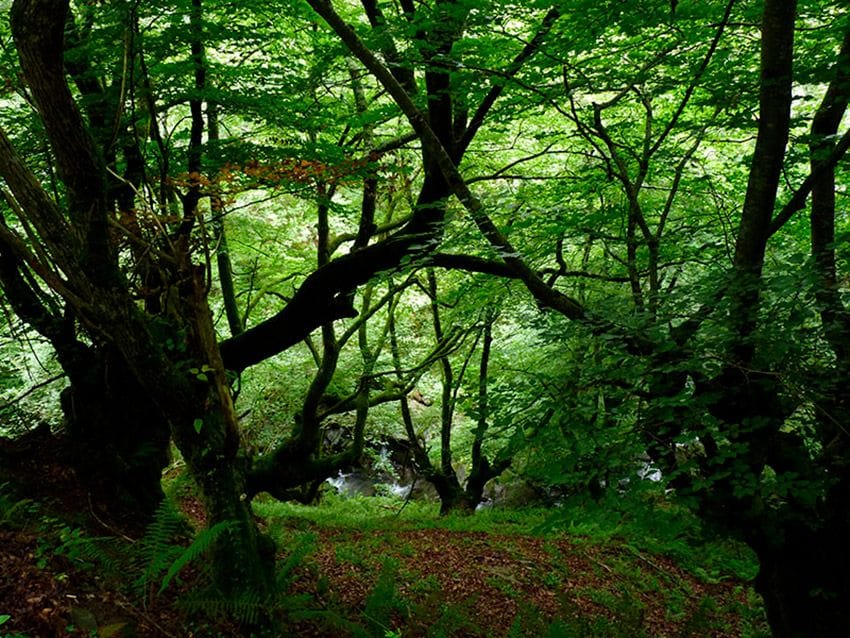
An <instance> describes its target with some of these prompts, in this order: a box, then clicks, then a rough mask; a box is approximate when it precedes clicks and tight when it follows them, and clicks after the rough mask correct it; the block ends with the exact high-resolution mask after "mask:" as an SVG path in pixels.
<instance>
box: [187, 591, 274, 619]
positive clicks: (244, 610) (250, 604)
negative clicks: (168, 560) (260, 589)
mask: <svg viewBox="0 0 850 638" xmlns="http://www.w3.org/2000/svg"><path fill="white" fill-rule="evenodd" d="M268 603H269V600H268V599H267V598H266V597H265V596H261V595H260V594H258V593H256V592H252V591H249V592H245V593H242V594H240V595H239V596H236V597H230V598H225V597H224V596H222V595H216V593H215V592H211V591H203V592H198V593H192V594H187V595H185V596H184V597H183V598H182V599H181V601H180V604H181V606H182V607H184V608H185V609H186V610H187V611H190V612H191V611H200V612H202V613H203V614H204V615H206V616H208V617H213V618H215V617H226V618H228V619H230V620H233V621H235V622H237V623H239V624H243V625H254V624H257V623H258V622H259V620H260V619H261V618H262V617H263V616H265V615H266V614H267V613H268V609H269V604H268Z"/></svg>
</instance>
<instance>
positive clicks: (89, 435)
mask: <svg viewBox="0 0 850 638" xmlns="http://www.w3.org/2000/svg"><path fill="white" fill-rule="evenodd" d="M72 367H73V368H75V369H72ZM65 370H66V372H68V376H69V378H70V380H71V385H70V386H69V387H68V388H66V389H65V390H64V391H63V392H62V397H61V398H62V410H63V413H64V415H65V425H66V431H67V436H68V443H69V445H68V454H69V461H70V463H71V464H72V466H73V467H74V468H75V469H76V470H77V471H78V473H79V474H80V477H81V479H82V480H83V481H84V483H86V484H87V485H88V486H89V488H90V489H91V490H92V493H93V495H94V496H95V499H96V500H101V499H102V500H103V501H104V502H103V503H101V505H103V506H104V507H105V508H107V509H108V510H110V511H112V512H120V513H121V514H123V516H122V518H126V519H127V520H128V521H135V522H139V523H147V522H148V521H149V520H150V518H151V517H152V516H153V514H154V512H155V511H156V508H157V506H158V505H159V502H160V501H161V500H162V498H163V496H164V495H163V492H162V487H161V485H160V479H161V476H162V470H163V469H164V468H165V466H166V465H167V464H168V461H169V449H168V448H169V444H170V440H171V433H170V430H169V427H168V422H167V421H166V420H165V419H164V418H163V416H162V413H161V412H160V411H159V409H158V408H157V406H156V405H154V404H153V403H152V402H151V401H150V399H149V398H148V395H147V393H146V392H145V390H144V389H143V388H142V387H141V386H140V385H139V383H138V381H137V380H136V378H135V377H134V376H133V375H132V373H131V372H130V370H129V369H128V368H127V365H126V364H125V363H124V361H123V359H121V357H120V356H119V355H118V353H117V352H116V351H115V349H114V348H111V347H109V346H104V347H101V348H98V349H94V348H87V349H86V350H85V356H84V357H83V361H78V362H76V363H75V364H71V365H67V366H66V368H65ZM98 497H99V498H98Z"/></svg>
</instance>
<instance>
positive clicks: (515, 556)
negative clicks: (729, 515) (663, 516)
mask: <svg viewBox="0 0 850 638" xmlns="http://www.w3.org/2000/svg"><path fill="white" fill-rule="evenodd" d="M46 470H49V468H41V471H46ZM47 484H49V481H48V482H44V481H42V483H41V485H42V486H44V485H47ZM56 484H57V485H58V484H59V482H57V483H56ZM0 488H1V489H0V637H2V638H22V637H24V636H28V637H30V638H49V637H51V636H98V637H101V638H120V637H143V636H151V637H160V636H165V637H167V636H171V637H177V636H179V637H188V636H204V637H206V636H210V637H212V636H239V635H247V632H245V631H240V630H239V629H238V628H236V627H235V626H234V625H232V624H229V622H228V621H224V620H221V619H219V617H218V616H217V613H218V612H222V611H228V612H230V614H231V616H233V615H234V614H235V615H237V616H238V615H240V614H241V615H242V616H244V617H246V618H249V619H250V617H251V616H252V615H253V614H254V613H255V612H256V605H257V604H259V603H256V602H252V601H241V602H238V603H235V604H231V603H227V602H225V601H218V602H216V601H215V600H214V599H209V598H208V599H206V600H205V602H202V603H201V604H200V605H198V604H197V603H198V601H199V600H202V601H203V599H199V598H198V597H197V596H195V597H194V598H193V595H194V594H196V593H197V592H198V591H202V582H203V573H204V572H203V569H202V567H203V560H202V559H201V560H196V561H194V562H192V563H191V564H190V565H189V566H188V567H187V568H186V569H184V570H183V571H182V572H181V573H180V576H179V577H178V578H176V579H175V580H174V581H173V582H172V583H171V584H170V585H169V586H168V587H167V588H166V589H165V590H164V592H162V593H161V594H159V593H158V590H159V588H160V584H161V581H162V579H163V576H164V572H165V569H167V568H168V567H169V565H170V564H172V563H173V561H174V560H175V558H174V557H175V556H177V555H179V554H180V552H181V551H182V549H184V548H185V546H186V545H187V544H188V542H189V539H186V538H184V539H183V540H182V545H181V544H180V543H178V542H177V541H175V542H174V546H171V547H170V548H165V549H169V551H170V552H171V553H167V552H164V550H163V548H162V547H160V548H159V550H158V551H160V552H161V553H163V555H167V556H169V557H170V558H168V559H167V560H166V561H165V562H164V563H163V564H161V565H159V567H157V569H158V570H159V571H157V569H151V564H152V563H151V560H152V559H151V557H150V556H147V557H144V558H140V557H142V556H144V551H141V550H140V548H142V549H143V548H144V547H145V546H146V544H145V543H146V541H145V538H144V537H142V538H141V540H140V539H139V538H138V537H136V538H133V537H131V536H126V535H124V534H116V533H114V532H115V531H116V530H114V529H113V528H111V526H110V524H109V522H108V521H107V520H104V518H103V517H102V516H99V515H98V514H97V513H96V512H95V510H93V509H90V508H89V507H87V506H85V503H86V498H85V497H84V496H83V494H82V493H77V492H75V491H74V490H73V489H72V490H71V491H70V492H67V493H64V494H61V493H56V494H55V495H54V497H55V498H52V499H51V498H48V495H47V494H45V493H44V490H42V491H41V493H39V494H38V495H37V498H38V499H39V500H30V499H29V498H22V497H21V495H20V491H18V492H14V491H12V489H11V486H10V484H8V483H7V484H6V485H5V486H0ZM172 498H173V499H174V501H175V502H176V503H177V504H178V505H179V507H180V509H181V510H182V511H183V512H184V515H185V516H186V517H187V518H188V519H189V520H190V521H194V522H195V523H200V522H202V521H200V520H199V517H200V512H201V510H200V507H199V505H198V502H197V500H196V499H194V497H193V496H192V495H191V490H190V489H187V488H186V487H185V486H183V487H182V488H181V489H179V490H177V491H175V492H173V493H172ZM326 501H327V503H326V504H323V505H322V506H321V507H319V508H308V507H304V506H294V505H286V504H280V503H273V502H259V503H257V506H256V509H257V512H258V517H259V518H258V520H259V521H260V523H261V525H262V526H263V527H264V528H265V530H266V531H267V532H268V533H269V534H270V535H271V536H272V537H273V538H274V539H275V541H276V542H277V544H278V547H279V555H278V558H279V566H280V568H279V577H278V581H279V584H280V595H279V597H278V599H277V600H276V601H274V604H273V607H274V608H275V611H274V613H275V614H276V615H277V617H279V618H280V619H282V622H283V623H284V624H285V630H284V632H283V633H281V634H280V635H283V636H334V637H336V636H377V637H379V638H400V637H404V638H407V637H408V636H435V637H436V636H487V637H490V636H494V637H495V636H551V637H555V636H564V637H573V636H574V637H581V638H586V637H590V636H598V637H608V636H614V637H616V636H622V637H624V638H625V637H629V638H638V637H640V636H646V637H650V636H652V637H669V638H674V637H676V638H679V637H685V636H693V637H707V636H714V637H726V636H729V637H732V636H736V637H737V636H750V637H752V638H755V637H757V636H767V635H769V634H768V633H767V631H766V625H765V623H764V618H763V613H762V611H761V609H760V601H758V598H757V597H756V596H755V595H754V593H753V591H752V589H751V587H750V586H749V584H748V583H746V582H744V581H743V580H742V579H741V577H740V575H735V574H734V573H732V574H730V573H729V570H728V569H725V567H723V566H721V567H719V568H717V569H714V568H712V569H708V570H705V571H701V570H700V569H694V568H693V564H691V565H689V566H688V568H685V567H683V566H682V564H681V563H682V562H683V561H682V553H681V552H679V553H678V555H677V556H676V558H675V560H674V558H671V557H670V556H666V555H664V554H663V553H658V552H656V551H651V550H650V549H647V547H649V546H650V545H647V543H646V542H645V541H646V540H647V538H635V537H632V538H629V531H628V527H627V526H625V527H624V526H623V525H622V524H620V525H619V526H618V528H617V529H618V530H619V532H618V533H617V534H610V533H598V532H597V533H594V532H592V531H590V530H591V527H592V526H588V525H585V526H583V527H582V526H581V525H580V524H579V525H578V527H577V526H576V524H575V523H573V524H571V526H570V528H571V529H572V533H564V531H558V530H557V528H558V525H557V524H556V525H555V526H554V527H555V529H553V526H552V525H548V527H547V525H544V528H545V529H543V528H539V527H540V526H539V523H540V522H541V521H544V522H545V521H546V520H547V515H546V514H545V513H542V512H541V511H540V510H533V511H532V510H529V511H527V512H524V511H511V512H507V511H505V512H498V511H495V510H494V511H490V512H482V513H480V514H478V515H475V516H472V517H447V518H438V517H436V516H435V508H434V506H433V505H423V504H417V503H411V504H410V505H409V507H407V508H403V507H402V505H403V504H402V502H401V501H397V500H395V501H393V500H390V499H380V498H370V499H352V500H350V501H346V500H343V499H340V498H337V497H332V498H329V499H326ZM561 527H563V526H561ZM538 528H539V529H538ZM600 529H601V528H600ZM578 532H581V533H578ZM148 545H149V544H148ZM174 551H176V554H175V553H174ZM712 551H713V550H712ZM723 551H725V552H726V553H727V555H726V559H727V560H726V563H725V564H726V565H727V566H728V565H730V564H734V561H735V560H740V561H742V562H746V558H745V557H744V558H741V557H736V554H735V552H736V551H737V550H731V549H729V548H726V549H724V550H723ZM673 553H676V552H673ZM155 558H156V557H155ZM160 562H162V561H160ZM684 562H686V563H687V562H691V563H693V561H687V560H685V561H684ZM724 570H725V571H726V572H727V573H723V572H724ZM732 571H734V570H732ZM698 574H699V575H698ZM192 600H194V603H193V604H192V605H187V604H185V603H186V602H187V601H192ZM262 604H263V605H266V606H268V605H267V603H265V602H264V603H262ZM240 605H241V609H240Z"/></svg>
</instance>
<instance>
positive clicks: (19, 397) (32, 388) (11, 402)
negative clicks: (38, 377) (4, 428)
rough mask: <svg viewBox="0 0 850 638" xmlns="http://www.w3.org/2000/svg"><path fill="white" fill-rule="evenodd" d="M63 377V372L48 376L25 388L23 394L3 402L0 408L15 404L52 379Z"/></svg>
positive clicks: (51, 381) (52, 380)
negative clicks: (44, 379) (27, 388)
mask: <svg viewBox="0 0 850 638" xmlns="http://www.w3.org/2000/svg"><path fill="white" fill-rule="evenodd" d="M64 378H65V373H64V372H63V373H62V374H57V375H56V376H55V377H50V378H49V379H47V380H46V381H42V382H41V383H36V384H35V385H34V386H32V387H31V388H30V389H29V390H27V391H26V392H24V393H23V394H21V395H19V396H17V397H15V398H14V399H12V400H10V401H8V402H7V403H4V404H3V405H0V410H5V409H6V408H8V407H11V406H13V405H15V404H16V403H18V402H19V401H22V400H23V399H25V398H27V397H28V396H29V395H30V394H32V393H33V392H35V391H36V390H38V389H39V388H43V387H44V386H46V385H50V384H51V383H53V382H54V381H58V380H59V379H64Z"/></svg>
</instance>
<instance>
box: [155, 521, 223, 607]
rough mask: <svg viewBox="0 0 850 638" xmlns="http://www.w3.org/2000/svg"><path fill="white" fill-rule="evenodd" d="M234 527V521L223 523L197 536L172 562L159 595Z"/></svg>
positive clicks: (202, 531)
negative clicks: (187, 566) (223, 534)
mask: <svg viewBox="0 0 850 638" xmlns="http://www.w3.org/2000/svg"><path fill="white" fill-rule="evenodd" d="M234 525H236V523H235V522H233V521H221V522H219V523H216V524H215V525H213V526H212V527H208V528H207V529H204V530H201V531H200V532H199V533H198V535H197V536H195V540H193V541H192V542H191V543H190V544H189V546H188V547H187V548H186V549H184V550H183V551H182V552H181V553H180V555H179V556H177V558H175V559H174V560H173V561H172V562H171V565H170V566H169V568H168V572H167V573H166V574H165V577H164V578H163V579H162V584H161V585H160V587H159V592H157V593H159V594H161V593H162V592H164V591H165V588H166V587H168V584H169V583H170V582H171V580H172V579H173V578H174V577H175V576H176V575H177V574H179V573H180V570H182V569H183V568H184V567H185V566H186V565H188V564H189V563H191V562H192V561H193V560H195V559H196V558H197V557H198V556H200V555H201V554H203V553H205V552H206V551H207V550H208V549H209V548H210V547H211V546H212V544H213V543H214V542H215V540H216V539H217V538H218V537H219V536H221V534H222V533H223V532H226V531H227V530H231V529H233V527H234Z"/></svg>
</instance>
